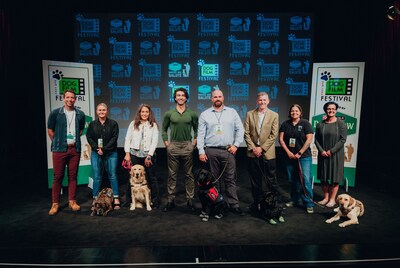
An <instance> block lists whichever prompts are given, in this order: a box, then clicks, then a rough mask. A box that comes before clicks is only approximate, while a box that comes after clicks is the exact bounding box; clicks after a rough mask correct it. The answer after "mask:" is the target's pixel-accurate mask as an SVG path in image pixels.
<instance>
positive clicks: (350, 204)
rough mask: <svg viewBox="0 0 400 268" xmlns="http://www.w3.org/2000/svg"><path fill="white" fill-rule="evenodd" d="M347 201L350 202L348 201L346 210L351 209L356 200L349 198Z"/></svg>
mask: <svg viewBox="0 0 400 268" xmlns="http://www.w3.org/2000/svg"><path fill="white" fill-rule="evenodd" d="M349 199H350V201H349V206H348V208H352V207H354V206H355V204H356V200H355V199H354V198H353V197H350V198H349Z"/></svg>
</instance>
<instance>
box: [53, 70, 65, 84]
mask: <svg viewBox="0 0 400 268" xmlns="http://www.w3.org/2000/svg"><path fill="white" fill-rule="evenodd" d="M52 73H53V75H52V77H53V78H54V79H56V80H58V81H60V80H61V79H62V78H63V76H64V75H63V73H62V71H59V70H55V71H53V72H52Z"/></svg>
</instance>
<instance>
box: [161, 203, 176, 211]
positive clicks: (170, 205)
mask: <svg viewBox="0 0 400 268" xmlns="http://www.w3.org/2000/svg"><path fill="white" fill-rule="evenodd" d="M174 207H175V203H174V202H168V203H167V205H165V207H164V209H163V211H164V212H167V211H170V210H171V209H173V208H174Z"/></svg>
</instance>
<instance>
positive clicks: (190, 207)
mask: <svg viewBox="0 0 400 268" xmlns="http://www.w3.org/2000/svg"><path fill="white" fill-rule="evenodd" d="M187 207H188V209H190V210H191V211H193V212H195V211H196V208H195V206H194V205H193V200H188V201H187Z"/></svg>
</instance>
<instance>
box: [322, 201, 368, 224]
mask: <svg viewBox="0 0 400 268" xmlns="http://www.w3.org/2000/svg"><path fill="white" fill-rule="evenodd" d="M336 204H337V205H339V207H337V208H335V209H334V210H333V211H335V212H336V215H335V216H333V217H332V218H330V219H327V220H326V221H325V222H326V223H332V222H334V221H337V220H339V219H340V217H347V218H349V220H347V221H344V222H342V223H340V224H339V226H340V227H346V226H348V225H351V224H358V217H360V216H362V215H364V204H363V203H362V202H361V201H359V200H357V199H355V198H353V197H351V196H350V195H348V194H341V195H338V197H337V198H336Z"/></svg>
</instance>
